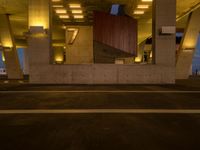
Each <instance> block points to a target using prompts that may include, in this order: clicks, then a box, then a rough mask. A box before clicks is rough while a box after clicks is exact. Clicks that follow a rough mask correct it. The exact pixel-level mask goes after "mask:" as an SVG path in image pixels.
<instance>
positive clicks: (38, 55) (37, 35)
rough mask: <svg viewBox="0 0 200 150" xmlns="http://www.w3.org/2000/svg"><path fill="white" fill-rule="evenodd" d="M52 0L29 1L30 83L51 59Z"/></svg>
mask: <svg viewBox="0 0 200 150" xmlns="http://www.w3.org/2000/svg"><path fill="white" fill-rule="evenodd" d="M50 12H51V11H50V0H29V19H28V20H29V23H28V24H29V35H28V55H29V74H30V76H29V77H30V82H32V81H33V80H34V79H33V77H35V76H36V74H37V75H38V76H39V75H40V72H39V69H38V68H40V67H42V66H48V65H49V63H50V58H51V55H50V53H51V32H50V27H51V23H50V20H51V19H50V18H51V17H50V14H51V13H50Z"/></svg>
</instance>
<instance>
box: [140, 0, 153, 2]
mask: <svg viewBox="0 0 200 150" xmlns="http://www.w3.org/2000/svg"><path fill="white" fill-rule="evenodd" d="M142 2H153V0H142Z"/></svg>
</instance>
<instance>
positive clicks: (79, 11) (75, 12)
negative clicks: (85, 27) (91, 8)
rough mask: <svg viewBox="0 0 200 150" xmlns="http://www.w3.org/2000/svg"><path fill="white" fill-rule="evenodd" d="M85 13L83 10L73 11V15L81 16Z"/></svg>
mask: <svg viewBox="0 0 200 150" xmlns="http://www.w3.org/2000/svg"><path fill="white" fill-rule="evenodd" d="M81 13H83V11H82V10H72V14H81Z"/></svg>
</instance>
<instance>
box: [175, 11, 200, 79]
mask: <svg viewBox="0 0 200 150" xmlns="http://www.w3.org/2000/svg"><path fill="white" fill-rule="evenodd" d="M199 18H200V8H199V9H197V10H195V11H194V12H192V13H191V14H190V16H189V19H188V24H187V27H186V29H185V33H184V36H183V38H182V42H181V45H180V49H179V52H178V55H177V63H176V78H177V79H187V78H188V77H189V75H190V74H191V65H192V59H193V56H194V53H195V50H196V45H197V42H198V37H199V31H200V22H199Z"/></svg>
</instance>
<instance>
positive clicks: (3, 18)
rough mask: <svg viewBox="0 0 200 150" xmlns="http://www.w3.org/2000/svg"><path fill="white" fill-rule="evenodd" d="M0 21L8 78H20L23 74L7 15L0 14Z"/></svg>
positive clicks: (0, 37) (0, 36)
mask: <svg viewBox="0 0 200 150" xmlns="http://www.w3.org/2000/svg"><path fill="white" fill-rule="evenodd" d="M0 22H1V23H0V41H1V44H2V47H3V51H4V56H5V65H6V72H7V75H8V79H22V78H23V74H22V70H21V68H20V63H19V58H18V54H17V50H16V45H15V41H14V36H13V32H12V29H11V25H10V21H9V16H8V15H0Z"/></svg>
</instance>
